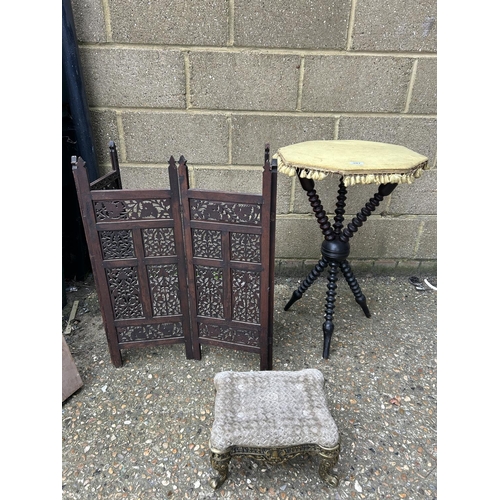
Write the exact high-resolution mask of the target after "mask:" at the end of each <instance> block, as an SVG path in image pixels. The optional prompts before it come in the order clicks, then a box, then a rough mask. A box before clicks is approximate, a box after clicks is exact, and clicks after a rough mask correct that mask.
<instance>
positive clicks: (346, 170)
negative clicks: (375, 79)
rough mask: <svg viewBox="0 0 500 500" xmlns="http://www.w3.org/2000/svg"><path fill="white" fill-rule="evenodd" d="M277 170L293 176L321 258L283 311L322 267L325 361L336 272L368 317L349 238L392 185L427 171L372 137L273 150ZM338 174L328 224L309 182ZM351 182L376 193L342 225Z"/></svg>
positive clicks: (418, 159)
mask: <svg viewBox="0 0 500 500" xmlns="http://www.w3.org/2000/svg"><path fill="white" fill-rule="evenodd" d="M273 158H274V160H276V163H277V168H278V171H279V172H282V173H284V174H287V175H290V176H294V175H297V176H298V178H299V181H300V185H301V187H302V189H303V190H304V191H305V192H306V194H307V197H308V198H309V203H310V204H311V207H312V209H313V212H314V216H315V217H316V219H317V222H318V224H319V227H320V229H321V231H322V233H323V236H324V240H323V243H322V245H321V259H320V260H319V261H318V263H317V264H316V266H315V267H314V269H313V270H312V271H311V272H310V273H309V275H308V276H307V278H306V279H305V280H304V281H303V282H302V283H301V285H300V286H299V287H298V288H297V289H296V290H295V291H294V292H293V295H292V297H291V299H290V300H289V301H288V303H287V304H286V306H285V311H288V309H289V308H290V307H291V305H292V304H293V303H294V302H296V301H297V300H299V299H300V298H301V297H302V295H303V294H304V293H305V291H306V290H307V289H308V288H309V287H310V286H311V285H312V284H313V283H314V281H315V280H316V279H317V278H318V277H319V276H320V275H321V273H322V272H323V271H324V270H325V269H327V268H328V270H329V275H328V286H327V294H326V307H325V316H324V318H325V322H324V323H323V358H325V359H328V357H329V352H330V342H331V338H332V334H333V329H334V325H333V312H334V308H335V300H336V288H337V284H336V281H337V274H338V271H339V270H340V271H341V272H342V274H343V275H344V278H345V279H346V281H347V283H348V284H349V287H350V288H351V291H352V292H353V294H354V297H355V299H356V302H357V303H358V304H359V305H360V306H361V308H362V310H363V312H364V314H365V316H366V317H367V318H369V317H370V311H369V309H368V305H367V302H366V297H365V296H364V295H363V293H362V292H361V288H360V287H359V284H358V282H357V280H356V278H355V276H354V274H353V272H352V270H351V266H350V264H349V262H348V261H347V257H348V256H349V252H350V243H349V241H350V239H351V238H352V237H353V235H354V233H356V232H357V231H358V229H359V228H360V227H361V226H362V225H363V223H364V222H365V221H366V219H367V217H368V216H369V215H371V213H372V212H374V211H375V210H376V208H377V207H378V205H379V204H380V202H381V201H382V200H383V199H384V197H385V196H388V195H390V194H391V193H392V191H394V189H395V188H396V186H397V185H398V184H411V183H412V182H413V181H414V180H415V179H417V178H418V177H420V176H421V174H422V172H423V171H424V170H428V169H429V164H428V159H427V157H425V156H423V155H421V154H419V153H416V152H415V151H412V150H411V149H408V148H406V147H404V146H399V145H396V144H386V143H382V142H372V141H355V140H353V141H307V142H301V143H298V144H292V145H290V146H285V147H282V148H279V149H278V151H277V152H276V154H275V155H274V156H273ZM332 174H334V175H338V176H339V177H340V181H339V189H338V192H337V208H336V210H335V216H334V223H333V224H332V223H331V222H330V221H329V219H328V216H327V214H326V212H325V210H324V209H323V206H322V205H321V200H320V199H319V196H318V194H317V192H316V189H315V185H314V181H319V180H322V179H324V178H325V177H326V176H327V175H332ZM357 184H378V191H377V192H376V193H375V194H374V195H373V197H372V198H370V200H369V201H368V202H367V203H366V204H365V206H364V207H363V208H361V210H360V211H359V212H358V213H357V214H356V216H355V217H354V218H353V219H352V221H351V222H350V223H348V224H346V225H345V226H344V214H345V206H346V199H347V187H349V186H355V185H357Z"/></svg>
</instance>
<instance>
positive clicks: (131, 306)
mask: <svg viewBox="0 0 500 500" xmlns="http://www.w3.org/2000/svg"><path fill="white" fill-rule="evenodd" d="M106 274H107V277H108V286H109V291H110V292H111V300H112V303H113V310H114V315H115V318H116V319H123V318H140V317H142V316H143V310H142V304H141V300H140V297H139V280H138V277H137V269H136V268H135V267H118V268H115V269H106Z"/></svg>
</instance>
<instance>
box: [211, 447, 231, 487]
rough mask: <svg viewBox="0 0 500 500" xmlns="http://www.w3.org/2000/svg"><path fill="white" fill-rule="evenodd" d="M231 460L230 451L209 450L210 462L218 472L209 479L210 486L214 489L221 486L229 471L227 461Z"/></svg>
mask: <svg viewBox="0 0 500 500" xmlns="http://www.w3.org/2000/svg"><path fill="white" fill-rule="evenodd" d="M230 461H231V453H229V452H227V453H217V452H215V451H212V452H210V464H211V466H212V468H213V469H214V470H216V471H217V473H218V474H219V475H218V476H217V477H212V478H210V480H209V484H210V486H211V487H212V488H213V489H214V490H215V489H217V488H219V487H220V486H222V484H223V483H224V481H225V480H226V479H227V475H228V471H229V462H230Z"/></svg>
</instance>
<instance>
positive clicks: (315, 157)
mask: <svg viewBox="0 0 500 500" xmlns="http://www.w3.org/2000/svg"><path fill="white" fill-rule="evenodd" d="M273 158H275V159H277V162H278V171H279V172H282V173H285V174H288V175H289V176H290V177H292V176H294V175H296V173H297V169H299V171H300V173H299V175H300V177H306V178H308V179H313V180H321V179H324V178H325V177H326V176H327V175H329V174H338V175H340V176H342V177H343V181H344V184H345V185H346V186H353V185H355V184H387V183H395V184H400V183H401V184H405V183H406V184H411V183H412V182H413V180H414V179H416V178H418V177H420V176H421V174H422V171H423V170H428V169H429V163H428V158H427V157H426V156H423V155H421V154H419V153H416V152H415V151H412V150H411V149H408V148H406V147H404V146H399V145H396V144H387V143H383V142H373V141H358V140H332V141H327V140H323V141H306V142H300V143H297V144H291V145H290V146H285V147H282V148H279V149H278V151H277V152H276V153H275V155H274V156H273Z"/></svg>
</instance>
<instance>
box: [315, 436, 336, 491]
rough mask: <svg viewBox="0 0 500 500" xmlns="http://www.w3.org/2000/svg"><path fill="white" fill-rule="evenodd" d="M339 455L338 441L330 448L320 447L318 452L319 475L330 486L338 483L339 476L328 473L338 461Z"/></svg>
mask: <svg viewBox="0 0 500 500" xmlns="http://www.w3.org/2000/svg"><path fill="white" fill-rule="evenodd" d="M339 455H340V443H339V444H338V445H337V446H335V448H332V449H326V448H322V449H321V452H320V453H319V456H320V462H319V477H321V479H323V481H325V483H327V484H329V485H330V486H335V487H336V486H338V485H339V478H338V477H337V476H336V475H335V474H330V471H331V469H333V468H334V467H335V466H336V465H337V462H338V461H339Z"/></svg>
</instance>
